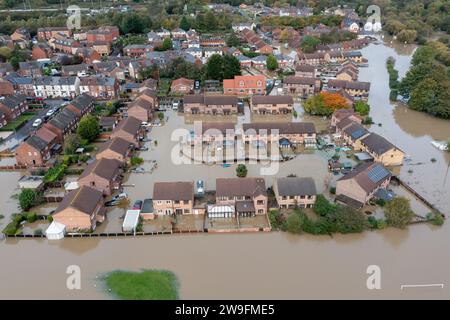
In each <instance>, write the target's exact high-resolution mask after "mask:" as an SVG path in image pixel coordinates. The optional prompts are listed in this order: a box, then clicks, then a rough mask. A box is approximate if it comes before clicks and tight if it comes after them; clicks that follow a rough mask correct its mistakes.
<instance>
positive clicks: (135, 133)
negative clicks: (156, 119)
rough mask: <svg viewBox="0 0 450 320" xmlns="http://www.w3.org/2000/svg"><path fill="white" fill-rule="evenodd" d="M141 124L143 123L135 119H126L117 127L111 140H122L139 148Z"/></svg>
mask: <svg viewBox="0 0 450 320" xmlns="http://www.w3.org/2000/svg"><path fill="white" fill-rule="evenodd" d="M141 124H142V121H141V120H139V119H136V118H134V117H128V118H127V119H124V120H122V121H121V122H119V124H118V125H117V127H116V128H115V129H114V131H113V132H112V133H111V139H114V138H122V139H124V140H126V141H128V142H129V143H130V144H133V145H134V146H137V145H138V141H139V138H140V135H141Z"/></svg>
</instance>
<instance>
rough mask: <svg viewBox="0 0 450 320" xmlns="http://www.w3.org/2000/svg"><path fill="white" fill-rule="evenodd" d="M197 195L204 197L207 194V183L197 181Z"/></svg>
mask: <svg viewBox="0 0 450 320" xmlns="http://www.w3.org/2000/svg"><path fill="white" fill-rule="evenodd" d="M196 186H197V195H200V196H203V195H204V194H205V183H204V182H203V180H197V183H196Z"/></svg>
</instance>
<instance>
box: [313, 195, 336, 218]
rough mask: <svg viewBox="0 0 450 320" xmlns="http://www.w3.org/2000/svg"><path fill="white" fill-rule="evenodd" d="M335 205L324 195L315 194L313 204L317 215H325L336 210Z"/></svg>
mask: <svg viewBox="0 0 450 320" xmlns="http://www.w3.org/2000/svg"><path fill="white" fill-rule="evenodd" d="M336 209H337V205H335V204H332V203H330V201H328V199H327V198H325V196H324V195H322V194H319V195H317V199H316V204H315V205H314V212H315V213H316V214H318V215H319V216H322V217H324V216H326V215H329V214H332V213H334V212H335V211H336Z"/></svg>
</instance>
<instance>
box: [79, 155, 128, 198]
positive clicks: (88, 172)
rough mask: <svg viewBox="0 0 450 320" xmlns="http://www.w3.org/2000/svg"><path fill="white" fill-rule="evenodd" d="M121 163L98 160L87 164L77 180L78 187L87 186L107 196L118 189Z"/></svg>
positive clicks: (120, 179) (111, 160)
mask: <svg viewBox="0 0 450 320" xmlns="http://www.w3.org/2000/svg"><path fill="white" fill-rule="evenodd" d="M121 166H122V162H120V161H118V160H115V159H100V160H96V161H94V162H92V163H91V164H89V165H88V166H87V167H86V169H84V171H83V173H82V174H81V176H80V177H79V178H78V185H80V186H88V187H91V188H94V189H97V190H99V191H101V192H102V194H103V195H105V196H109V195H111V193H112V192H113V190H114V189H118V188H119V187H120V183H121V181H122V168H121Z"/></svg>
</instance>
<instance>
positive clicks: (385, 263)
mask: <svg viewBox="0 0 450 320" xmlns="http://www.w3.org/2000/svg"><path fill="white" fill-rule="evenodd" d="M411 52H412V50H409V52H407V54H408V55H404V54H405V53H403V51H402V52H401V54H397V53H396V51H395V50H394V49H391V48H388V47H385V46H382V45H379V46H375V45H371V46H370V47H369V48H366V49H364V50H363V55H364V56H365V57H367V58H368V59H369V64H370V66H369V67H368V68H366V69H361V71H360V80H362V81H371V82H372V86H371V94H370V104H371V107H372V110H371V116H372V117H373V119H374V121H375V122H376V123H382V126H381V127H378V126H377V125H374V126H372V128H371V130H373V131H375V132H378V133H380V134H383V135H384V136H386V138H388V139H390V140H391V141H392V142H393V143H395V144H397V145H398V147H400V148H401V149H403V150H404V151H405V152H406V153H407V154H409V155H411V157H412V159H413V160H412V162H411V163H413V164H414V163H418V162H423V163H424V164H423V165H410V166H404V167H403V168H401V176H402V178H403V179H405V180H406V181H408V182H409V183H411V184H412V185H413V187H414V188H415V189H417V190H418V191H419V192H420V193H422V194H423V195H424V196H425V197H426V198H427V199H428V200H430V201H431V202H433V203H435V204H436V205H437V206H438V207H439V208H441V209H442V210H444V211H445V212H446V214H447V215H448V213H449V211H450V201H449V199H450V197H449V195H450V194H449V193H450V184H449V182H448V180H447V181H446V180H445V174H446V165H447V162H448V160H449V158H448V155H446V154H444V153H443V152H441V151H439V150H437V149H434V148H433V147H432V146H431V145H430V143H429V141H431V140H433V139H445V138H450V122H448V123H447V122H442V121H441V120H438V119H434V118H431V117H429V116H427V115H425V114H421V113H417V112H413V111H411V110H408V109H405V108H404V107H396V106H393V105H391V104H390V103H389V100H388V96H389V89H388V87H387V77H388V76H387V72H386V68H385V61H386V58H387V57H388V56H391V55H392V56H394V57H395V58H396V60H397V64H396V68H397V69H399V71H400V74H401V75H403V74H404V73H405V72H406V70H407V68H408V65H409V61H410V54H411ZM169 116H172V115H170V113H169ZM172 120H174V119H172ZM424 125H425V127H424ZM168 126H173V128H176V127H181V126H185V124H184V120H183V118H182V117H177V118H176V121H170V122H169V124H168ZM150 137H152V139H154V140H156V141H158V142H157V145H156V146H155V145H154V143H153V144H152V146H151V147H150V150H149V151H148V152H143V153H142V154H141V156H142V157H143V158H144V159H145V160H146V162H145V163H144V167H145V168H146V170H149V171H151V170H153V171H152V173H151V174H149V173H146V174H141V175H139V174H135V175H132V176H131V177H130V178H129V179H128V181H126V184H127V185H130V186H129V187H126V188H125V189H126V192H128V193H129V194H130V195H131V196H132V198H133V199H137V198H141V199H142V198H147V197H150V196H151V193H152V188H153V182H154V181H170V180H172V181H173V180H192V178H193V177H195V179H204V180H205V182H206V187H207V189H214V188H215V178H216V177H233V176H235V170H234V166H232V167H230V168H222V167H220V166H205V165H198V166H195V165H181V166H179V167H178V168H177V169H174V166H173V164H171V163H169V162H168V161H167V159H168V156H167V153H168V152H170V151H171V149H172V146H173V144H174V142H171V143H165V142H166V141H167V140H168V137H167V131H166V130H164V129H163V128H154V129H153V132H152V133H151V134H150ZM147 144H148V145H150V143H147ZM432 157H433V158H435V159H436V160H437V161H436V162H435V163H432V162H431V161H430V159H431V158H432ZM153 161H157V163H158V165H157V167H156V168H154V162H153ZM325 165H326V162H325V160H324V158H323V157H321V156H320V155H319V154H313V155H301V156H300V157H298V158H297V159H295V160H293V161H290V162H286V163H283V164H280V173H279V175H280V176H285V175H287V174H289V173H295V174H297V175H299V176H308V175H314V176H315V179H316V184H318V189H319V190H321V189H322V190H323V180H324V179H325V177H326V176H327V172H326V168H325ZM410 169H412V170H413V172H412V173H408V171H409V170H410ZM14 175H16V176H14ZM255 175H259V166H258V165H250V166H249V176H255ZM18 178H19V174H18V173H11V174H10V173H1V179H2V184H3V182H4V181H6V184H3V186H4V188H5V190H6V189H8V187H9V188H10V189H11V190H10V191H8V192H6V191H5V192H2V193H0V197H2V198H0V200H2V202H1V204H0V205H1V211H0V212H1V213H3V212H9V210H12V209H13V208H15V207H16V206H17V204H16V203H15V200H14V199H11V198H10V196H9V195H8V194H13V193H14V190H13V186H15V185H16V181H17V179H18ZM272 180H273V177H266V181H267V183H268V185H270V184H271V181H272ZM132 185H135V187H133V186H132ZM4 201H6V203H5V202H4ZM122 214H123V212H122ZM449 242H450V223H449V221H447V222H446V223H445V224H444V226H442V227H434V226H431V225H427V224H419V225H414V226H411V227H409V228H408V229H407V230H397V229H392V228H389V229H386V230H382V231H377V232H365V233H363V234H357V235H336V236H334V237H332V238H331V237H328V236H310V235H301V236H293V235H288V234H284V233H278V232H272V233H255V234H229V235H211V234H209V235H208V234H206V235H181V236H154V237H138V238H126V239H124V238H120V239H64V240H62V241H59V242H54V243H49V242H48V241H47V240H40V241H35V240H20V241H16V240H11V239H8V240H7V241H2V242H0V261H1V266H2V268H1V270H0V288H1V289H2V290H0V298H3V299H5V298H6V299H8V298H10V299H12V298H41V299H65V298H69V299H91V298H93V299H105V298H108V295H106V294H105V292H102V291H101V290H100V289H99V288H100V285H99V283H98V282H97V281H96V276H97V275H98V274H99V273H104V272H108V271H111V270H114V269H127V270H139V269H141V268H161V269H168V270H171V271H173V272H174V273H175V274H176V275H177V276H178V278H179V280H180V296H181V298H183V299H249V298H250V299H302V298H322V299H332V298H339V299H345V298H355V299H363V298H371V299H390V298H399V299H418V298H424V299H431V298H437V299H444V298H447V299H448V298H450V251H449V250H448V243H449ZM69 265H78V266H80V267H81V272H82V289H81V290H79V291H77V290H72V291H71V290H67V289H66V279H67V274H66V273H65V271H66V268H67V267H68V266H69ZM369 265H378V266H379V267H380V268H381V290H368V289H367V287H366V279H367V277H368V275H367V274H366V269H367V267H368V266H369ZM430 283H437V284H440V283H442V284H444V288H443V289H441V288H409V289H406V290H401V288H400V286H401V285H404V284H430Z"/></svg>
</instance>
